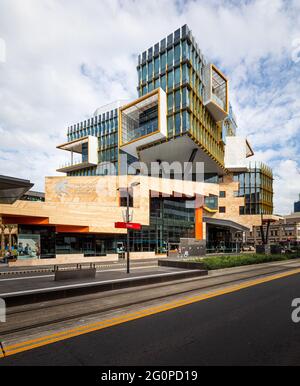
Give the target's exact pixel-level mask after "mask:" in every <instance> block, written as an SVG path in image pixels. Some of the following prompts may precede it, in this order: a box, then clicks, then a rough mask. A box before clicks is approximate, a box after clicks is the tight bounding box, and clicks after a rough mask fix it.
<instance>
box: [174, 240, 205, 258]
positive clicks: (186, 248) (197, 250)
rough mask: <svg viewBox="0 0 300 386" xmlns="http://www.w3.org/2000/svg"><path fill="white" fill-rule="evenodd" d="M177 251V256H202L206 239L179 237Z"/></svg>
mask: <svg viewBox="0 0 300 386" xmlns="http://www.w3.org/2000/svg"><path fill="white" fill-rule="evenodd" d="M178 252H179V256H180V257H184V258H188V257H198V256H204V255H205V254H206V240H197V239H192V238H189V239H187V238H184V239H180V244H179V251H178Z"/></svg>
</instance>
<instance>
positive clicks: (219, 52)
mask: <svg viewBox="0 0 300 386" xmlns="http://www.w3.org/2000/svg"><path fill="white" fill-rule="evenodd" d="M185 23H187V24H188V25H189V27H190V28H191V29H192V31H193V34H194V36H195V37H196V39H197V41H198V44H199V46H200V48H201V50H202V51H203V53H204V55H205V56H206V57H207V58H208V60H210V61H212V62H214V63H216V64H218V66H220V67H221V69H222V70H223V71H224V72H225V73H226V74H227V75H228V77H229V78H230V99H231V102H232V105H233V107H234V110H235V113H236V115H237V120H238V124H239V134H241V135H245V136H247V137H248V139H249V141H250V142H251V144H252V146H253V147H254V150H255V157H254V159H255V160H258V161H263V162H266V163H267V164H269V165H270V166H272V167H273V169H274V175H275V180H274V188H275V212H276V213H289V212H291V210H292V204H293V201H294V200H296V198H297V197H298V193H299V192H300V178H299V177H300V175H299V169H300V165H299V163H300V162H299V151H300V140H299V136H300V91H299V85H300V1H299V0H291V1H289V0H286V1H283V0H256V1H251V0H249V1H234V0H231V1H220V0H211V1H188V0H187V1H182V0H176V1H175V0H174V1H171V0H168V1H167V0H143V1H133V0H132V1H131V0H128V1H127V0H119V1H117V0H116V1H114V0H88V1H86V2H84V3H83V2H82V1H80V0H39V1H35V0H26V1H23V0H1V2H0V106H1V107H0V174H6V175H14V176H17V177H22V178H30V179H31V180H32V181H33V182H35V184H36V186H35V188H36V189H43V180H44V176H45V175H54V174H55V169H56V168H57V167H58V166H59V164H60V163H61V162H63V161H64V160H65V158H66V156H65V155H64V154H63V152H60V151H58V150H56V148H55V147H56V145H57V144H59V143H61V142H64V141H65V140H66V127H67V126H69V125H71V124H72V123H75V122H77V121H80V120H82V119H84V118H85V117H87V116H90V115H92V114H93V112H94V111H95V110H96V108H97V107H99V106H101V105H103V104H107V103H109V102H111V101H114V100H116V99H130V98H135V97H136V83H137V75H136V69H135V68H136V56H137V54H138V53H139V52H141V51H143V50H145V49H147V48H148V47H150V46H152V45H153V44H154V43H156V42H157V41H159V40H160V39H161V38H162V37H163V36H166V35H167V34H168V33H170V32H172V31H174V30H175V29H177V28H178V27H179V26H181V25H183V24H185ZM4 46H5V48H6V50H5V55H3V50H4V48H3V47H4Z"/></svg>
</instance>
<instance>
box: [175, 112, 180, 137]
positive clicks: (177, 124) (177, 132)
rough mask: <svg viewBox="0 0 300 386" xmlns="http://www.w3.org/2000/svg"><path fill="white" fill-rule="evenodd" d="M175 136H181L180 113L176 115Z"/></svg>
mask: <svg viewBox="0 0 300 386" xmlns="http://www.w3.org/2000/svg"><path fill="white" fill-rule="evenodd" d="M175 134H180V113H177V114H175Z"/></svg>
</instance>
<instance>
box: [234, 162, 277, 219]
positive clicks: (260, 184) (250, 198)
mask: <svg viewBox="0 0 300 386" xmlns="http://www.w3.org/2000/svg"><path fill="white" fill-rule="evenodd" d="M234 181H237V182H239V183H240V188H239V192H238V196H240V197H245V206H244V207H240V214H241V215H242V214H272V213H273V174H272V170H271V169H270V168H268V167H267V166H266V165H263V164H260V165H255V166H254V167H251V166H250V168H249V172H246V173H235V174H234Z"/></svg>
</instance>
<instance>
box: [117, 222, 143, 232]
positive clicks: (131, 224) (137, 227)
mask: <svg viewBox="0 0 300 386" xmlns="http://www.w3.org/2000/svg"><path fill="white" fill-rule="evenodd" d="M115 228H123V229H124V228H125V229H134V230H140V229H141V228H142V226H141V224H137V223H134V222H116V223H115Z"/></svg>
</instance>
